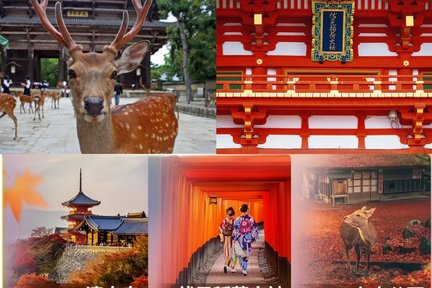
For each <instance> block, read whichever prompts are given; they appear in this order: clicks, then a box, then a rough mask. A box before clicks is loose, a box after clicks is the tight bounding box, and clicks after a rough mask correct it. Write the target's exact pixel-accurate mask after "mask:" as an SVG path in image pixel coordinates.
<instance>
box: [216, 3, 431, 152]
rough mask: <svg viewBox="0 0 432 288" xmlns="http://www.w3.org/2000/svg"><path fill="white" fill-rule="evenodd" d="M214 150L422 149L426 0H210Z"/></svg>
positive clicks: (426, 103) (425, 146) (427, 65)
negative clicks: (214, 83) (213, 15)
mask: <svg viewBox="0 0 432 288" xmlns="http://www.w3.org/2000/svg"><path fill="white" fill-rule="evenodd" d="M216 5H217V60H216V65H217V88H218V90H217V98H216V99H217V152H218V153H304V152H307V153H315V152H316V153H323V152H327V153H338V152H339V153H345V152H346V151H347V150H350V151H354V152H356V153H357V152H361V151H363V152H366V153H377V152H380V153H382V151H383V150H382V149H388V151H391V152H401V153H413V152H421V153H430V151H431V150H430V149H431V148H432V125H431V124H432V109H431V108H432V1H431V0H406V1H405V0H404V1H400V0H351V1H331V0H314V1H311V0H272V1H268V0H217V1H216Z"/></svg>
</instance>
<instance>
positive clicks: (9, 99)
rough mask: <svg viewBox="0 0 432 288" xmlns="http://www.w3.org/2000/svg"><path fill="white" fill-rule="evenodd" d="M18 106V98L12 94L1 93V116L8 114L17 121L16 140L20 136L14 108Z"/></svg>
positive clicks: (16, 122)
mask: <svg viewBox="0 0 432 288" xmlns="http://www.w3.org/2000/svg"><path fill="white" fill-rule="evenodd" d="M15 106H16V100H15V98H14V97H13V96H12V95H9V94H5V93H0V113H1V115H0V118H3V117H4V116H5V115H8V116H9V118H11V119H12V121H13V122H14V123H15V137H14V138H13V139H14V140H15V139H17V137H18V121H17V118H16V117H15V115H14V109H15Z"/></svg>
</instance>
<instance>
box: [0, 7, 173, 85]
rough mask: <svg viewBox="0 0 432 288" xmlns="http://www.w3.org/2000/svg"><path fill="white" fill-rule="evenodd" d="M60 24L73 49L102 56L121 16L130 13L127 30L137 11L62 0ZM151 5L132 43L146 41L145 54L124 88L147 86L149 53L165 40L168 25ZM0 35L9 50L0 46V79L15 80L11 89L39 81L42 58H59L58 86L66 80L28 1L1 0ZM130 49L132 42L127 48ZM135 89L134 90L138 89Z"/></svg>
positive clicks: (59, 52) (56, 48)
mask: <svg viewBox="0 0 432 288" xmlns="http://www.w3.org/2000/svg"><path fill="white" fill-rule="evenodd" d="M55 2H56V1H54V0H51V1H49V2H48V7H47V14H48V18H49V19H50V21H51V23H53V25H56V24H55V23H56V22H55V17H54V5H55ZM60 2H62V7H63V14H64V15H63V16H64V18H65V23H66V25H67V26H68V29H69V31H70V32H71V35H72V37H73V38H74V40H75V42H76V43H77V44H80V45H82V46H83V48H84V51H98V52H100V51H102V49H103V47H104V46H105V45H108V44H109V43H111V42H112V41H113V39H114V38H115V35H116V34H117V31H118V29H119V28H120V24H121V19H122V18H121V17H122V11H123V10H128V12H129V17H130V20H129V28H131V27H132V25H133V23H134V22H135V19H136V12H135V10H134V8H133V5H132V1H130V0H80V1H72V0H61V1H60ZM156 2H157V1H153V4H152V5H153V6H152V8H151V10H150V11H149V14H148V16H147V20H146V21H145V23H144V25H143V28H142V29H141V31H140V33H139V34H138V35H137V36H136V37H135V39H134V40H133V42H137V41H140V40H149V41H150V42H151V53H149V54H148V55H147V56H146V57H145V59H144V60H143V62H142V63H141V66H140V67H138V68H137V69H136V70H135V71H133V72H130V73H128V74H124V75H121V78H120V79H121V81H122V83H123V84H124V85H123V86H124V87H127V88H130V87H131V85H132V84H135V85H140V83H141V84H143V85H146V86H147V87H150V86H149V85H150V82H151V79H150V54H153V53H155V52H156V51H157V50H158V49H159V48H161V47H162V46H163V45H164V44H165V42H166V39H167V31H166V28H167V27H168V26H169V25H170V24H169V23H164V22H160V21H159V11H158V7H157V4H156ZM0 35H1V36H3V37H5V38H6V39H7V40H9V48H8V49H6V48H5V47H2V46H0V48H2V49H1V50H2V51H1V52H0V56H1V58H2V59H0V62H1V67H0V72H1V74H7V75H9V76H10V77H11V78H12V79H13V80H14V85H19V83H20V82H22V81H24V77H25V75H29V77H30V79H31V80H32V81H38V82H40V81H43V80H44V79H41V76H40V73H41V59H43V58H59V59H60V61H59V64H58V65H59V67H58V69H59V74H58V81H59V82H62V81H63V80H65V79H66V62H65V61H64V59H65V58H64V55H65V53H64V51H63V48H62V47H61V46H60V45H59V44H58V43H57V41H55V40H54V39H53V38H52V37H51V35H49V33H48V32H46V30H45V29H44V28H43V27H42V25H41V24H40V22H39V18H38V17H37V15H36V13H35V11H34V9H33V7H32V5H31V2H30V1H28V0H0ZM130 44H132V43H130ZM138 87H139V86H138Z"/></svg>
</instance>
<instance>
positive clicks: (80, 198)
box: [62, 191, 101, 206]
mask: <svg viewBox="0 0 432 288" xmlns="http://www.w3.org/2000/svg"><path fill="white" fill-rule="evenodd" d="M100 203H101V202H100V201H96V200H93V199H92V198H90V197H88V196H87V195H85V194H84V192H82V191H80V192H79V193H78V194H77V195H76V196H75V197H73V198H72V199H70V200H69V201H66V202H63V203H62V205H63V206H74V205H83V206H96V205H99V204H100Z"/></svg>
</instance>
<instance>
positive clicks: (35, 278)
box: [14, 273, 59, 288]
mask: <svg viewBox="0 0 432 288" xmlns="http://www.w3.org/2000/svg"><path fill="white" fill-rule="evenodd" d="M35 287H43V288H57V287H59V285H58V284H57V283H55V282H53V281H50V280H48V279H46V278H45V277H43V276H40V275H36V274H35V273H32V274H23V275H21V276H20V277H19V279H18V282H17V283H16V285H15V286H14V288H35Z"/></svg>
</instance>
